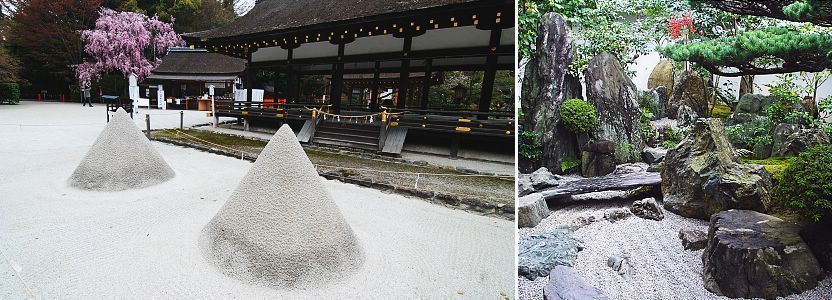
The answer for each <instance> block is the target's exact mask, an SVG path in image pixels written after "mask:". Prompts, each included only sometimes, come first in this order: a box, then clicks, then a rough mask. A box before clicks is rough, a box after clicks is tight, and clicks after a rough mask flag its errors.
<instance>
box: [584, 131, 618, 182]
mask: <svg viewBox="0 0 832 300" xmlns="http://www.w3.org/2000/svg"><path fill="white" fill-rule="evenodd" d="M614 170H615V145H614V144H613V142H611V141H608V140H601V141H597V142H594V143H591V144H589V145H587V146H586V147H585V148H584V150H583V151H581V174H583V175H584V176H585V177H597V176H604V175H607V174H610V173H612V172H613V171H614Z"/></svg>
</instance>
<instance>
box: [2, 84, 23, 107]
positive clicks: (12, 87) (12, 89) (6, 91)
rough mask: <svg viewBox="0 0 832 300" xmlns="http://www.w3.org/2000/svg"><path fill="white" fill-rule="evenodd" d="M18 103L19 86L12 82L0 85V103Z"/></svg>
mask: <svg viewBox="0 0 832 300" xmlns="http://www.w3.org/2000/svg"><path fill="white" fill-rule="evenodd" d="M4 102H5V103H10V104H17V103H20V86H18V85H17V83H14V82H6V83H0V103H4Z"/></svg>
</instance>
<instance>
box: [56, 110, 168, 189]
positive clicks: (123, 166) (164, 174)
mask: <svg viewBox="0 0 832 300" xmlns="http://www.w3.org/2000/svg"><path fill="white" fill-rule="evenodd" d="M174 176H176V173H174V172H173V170H172V169H171V168H170V166H168V164H167V163H166V162H165V159H164V158H162V156H161V155H159V152H157V151H156V149H155V148H153V146H152V145H151V144H150V140H148V139H147V137H145V135H144V134H143V133H142V132H141V130H139V128H138V127H136V125H135V124H133V120H132V119H130V117H129V116H128V115H127V112H125V111H124V109H121V108H119V109H118V111H116V112H115V113H114V114H113V115H112V117H110V122H109V123H107V126H105V127H104V130H102V131H101V134H99V135H98V139H96V140H95V143H93V145H92V147H90V150H89V151H88V152H87V154H86V155H85V156H84V159H83V160H81V163H80V164H78V167H77V168H75V172H73V173H72V175H71V176H70V177H69V179H68V180H67V182H68V184H69V185H70V186H73V187H76V188H80V189H85V190H96V191H121V190H126V189H135V188H143V187H147V186H151V185H154V184H159V183H162V182H165V181H167V180H169V179H171V178H173V177H174Z"/></svg>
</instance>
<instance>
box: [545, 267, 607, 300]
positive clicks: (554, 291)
mask: <svg viewBox="0 0 832 300" xmlns="http://www.w3.org/2000/svg"><path fill="white" fill-rule="evenodd" d="M543 299H546V300H577V299H587V300H602V299H609V298H607V296H606V295H604V293H603V292H601V290H599V289H598V288H596V287H594V286H591V285H589V284H588V283H586V281H584V279H583V277H581V275H579V274H578V272H575V269H573V268H571V267H565V266H556V267H555V268H554V269H552V272H551V273H549V283H547V284H546V286H544V287H543Z"/></svg>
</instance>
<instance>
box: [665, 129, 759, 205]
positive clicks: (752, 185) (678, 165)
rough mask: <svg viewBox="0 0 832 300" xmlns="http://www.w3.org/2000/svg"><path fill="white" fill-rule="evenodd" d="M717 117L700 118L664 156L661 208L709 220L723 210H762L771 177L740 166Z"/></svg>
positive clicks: (754, 169) (748, 165) (757, 168)
mask: <svg viewBox="0 0 832 300" xmlns="http://www.w3.org/2000/svg"><path fill="white" fill-rule="evenodd" d="M738 161H739V160H738V159H737V157H736V156H735V155H734V147H733V146H731V142H730V141H729V140H728V137H727V136H726V135H725V129H724V127H723V126H722V121H721V120H720V119H705V118H700V119H697V120H696V121H695V123H694V124H693V127H692V128H691V131H690V134H689V135H688V137H686V138H685V139H684V140H682V141H681V142H680V143H679V145H677V146H676V147H675V148H673V149H670V150H669V151H668V152H667V155H666V156H665V158H664V165H665V168H663V169H662V173H661V175H662V193H663V194H664V208H665V209H667V210H669V211H672V212H674V213H676V214H679V215H681V216H684V217H689V218H698V219H703V220H708V219H709V218H710V217H711V215H713V214H715V213H718V212H720V211H724V210H728V209H747V210H754V211H759V212H766V211H767V210H768V208H769V203H770V201H771V189H772V183H771V175H769V173H768V172H767V171H766V170H765V168H763V166H761V165H751V164H740V163H739V162H738Z"/></svg>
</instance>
